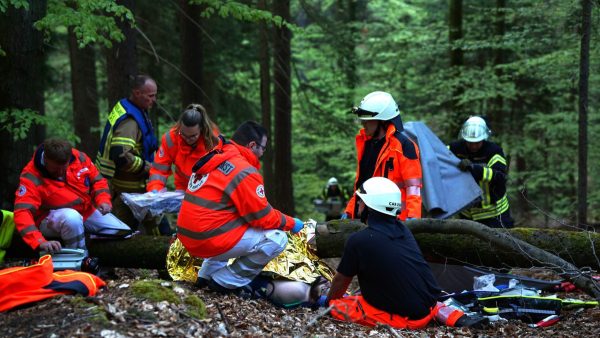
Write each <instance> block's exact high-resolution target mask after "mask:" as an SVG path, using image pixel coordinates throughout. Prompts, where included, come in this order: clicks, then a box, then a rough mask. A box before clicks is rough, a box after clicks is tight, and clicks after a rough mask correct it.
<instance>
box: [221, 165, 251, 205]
mask: <svg viewBox="0 0 600 338" xmlns="http://www.w3.org/2000/svg"><path fill="white" fill-rule="evenodd" d="M256 172H258V170H256V168H254V167H248V168H246V169H244V170H242V171H240V172H239V173H237V175H235V177H234V178H233V179H232V180H231V182H229V184H228V185H227V187H225V189H224V190H223V197H222V199H221V202H226V201H227V199H228V198H229V196H231V194H233V192H234V191H235V188H237V186H238V185H240V183H241V182H242V180H243V179H244V178H246V176H248V175H250V174H253V173H256Z"/></svg>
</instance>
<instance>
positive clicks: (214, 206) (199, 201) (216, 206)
mask: <svg viewBox="0 0 600 338" xmlns="http://www.w3.org/2000/svg"><path fill="white" fill-rule="evenodd" d="M183 200H184V201H186V202H189V203H192V204H194V205H197V206H201V207H203V208H206V209H210V210H214V211H221V210H227V211H230V212H235V211H236V208H235V207H234V206H233V205H230V204H228V203H219V202H214V201H210V200H207V199H204V198H202V197H198V196H195V195H192V194H185V196H184V197H183Z"/></svg>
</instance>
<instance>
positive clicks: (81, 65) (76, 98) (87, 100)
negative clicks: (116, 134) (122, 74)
mask: <svg viewBox="0 0 600 338" xmlns="http://www.w3.org/2000/svg"><path fill="white" fill-rule="evenodd" d="M69 59H70V62H71V91H72V93H73V123H74V124H75V125H74V128H75V135H77V136H79V139H80V140H81V142H80V144H78V145H77V148H78V149H79V150H81V151H83V152H84V153H86V154H87V155H88V156H89V157H90V158H92V161H93V160H94V159H95V158H96V153H97V152H98V144H100V133H99V131H98V130H96V131H92V128H98V127H100V116H99V111H98V86H97V83H96V57H95V55H94V48H93V47H92V46H90V45H87V46H85V47H83V48H79V45H78V43H77V37H76V36H75V33H73V29H72V28H70V29H69Z"/></svg>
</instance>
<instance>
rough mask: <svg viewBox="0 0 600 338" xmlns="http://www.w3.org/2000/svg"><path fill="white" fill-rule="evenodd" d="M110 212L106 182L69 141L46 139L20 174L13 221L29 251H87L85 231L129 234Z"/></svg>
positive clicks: (126, 227) (127, 229)
mask: <svg viewBox="0 0 600 338" xmlns="http://www.w3.org/2000/svg"><path fill="white" fill-rule="evenodd" d="M111 209H112V205H111V202H110V191H109V189H108V183H107V182H106V179H105V178H103V177H102V175H101V174H100V172H99V171H98V169H96V167H95V166H94V164H93V163H92V161H91V160H90V158H89V157H88V156H87V155H86V154H84V153H83V152H80V151H78V150H77V149H74V148H72V146H71V144H70V143H69V142H68V141H66V140H61V139H55V138H50V139H47V140H45V141H44V143H43V144H42V145H40V146H39V147H38V148H37V150H36V151H35V154H34V155H33V158H32V159H31V161H29V163H27V165H26V166H25V168H24V169H23V171H22V172H21V178H20V185H19V188H18V189H17V192H16V199H15V212H14V222H15V227H16V229H17V231H19V233H20V234H21V236H22V237H23V240H24V241H25V243H27V244H28V245H29V246H30V247H31V248H32V249H34V250H36V249H40V250H43V251H47V252H56V251H60V249H61V248H62V245H64V246H65V247H67V248H79V249H86V247H85V236H84V231H88V232H92V233H96V234H105V235H111V234H113V235H114V234H117V233H122V232H129V231H130V229H129V227H128V226H127V225H126V224H124V223H123V222H121V221H120V220H119V219H118V218H116V217H115V216H114V215H112V214H111V213H110V211H111ZM47 237H51V238H60V239H61V240H62V242H63V243H62V244H61V243H60V242H59V241H56V240H48V239H47Z"/></svg>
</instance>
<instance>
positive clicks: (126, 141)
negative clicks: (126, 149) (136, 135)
mask: <svg viewBox="0 0 600 338" xmlns="http://www.w3.org/2000/svg"><path fill="white" fill-rule="evenodd" d="M114 145H123V146H131V147H132V148H133V147H135V145H136V142H135V140H134V139H131V138H129V137H113V139H112V142H111V146H114Z"/></svg>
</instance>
